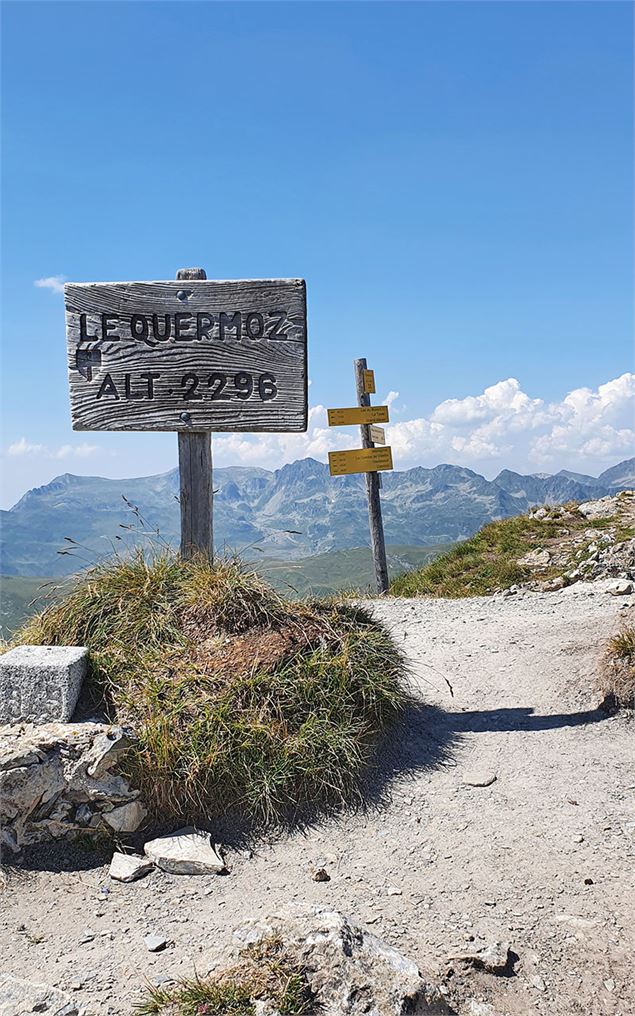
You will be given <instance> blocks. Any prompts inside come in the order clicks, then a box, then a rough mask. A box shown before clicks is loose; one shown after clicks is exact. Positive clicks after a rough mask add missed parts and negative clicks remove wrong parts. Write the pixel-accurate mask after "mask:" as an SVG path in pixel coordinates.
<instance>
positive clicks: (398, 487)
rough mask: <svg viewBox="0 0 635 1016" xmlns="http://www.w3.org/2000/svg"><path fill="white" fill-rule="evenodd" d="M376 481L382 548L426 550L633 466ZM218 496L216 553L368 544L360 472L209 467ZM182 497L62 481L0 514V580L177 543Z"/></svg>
mask: <svg viewBox="0 0 635 1016" xmlns="http://www.w3.org/2000/svg"><path fill="white" fill-rule="evenodd" d="M382 484H383V487H382V508H383V516H384V529H385V534H386V541H387V542H388V543H389V544H393V545H402V546H411V547H412V546H419V547H423V546H430V545H435V544H447V543H452V542H454V541H456V540H461V539H465V538H466V537H468V536H470V535H471V534H472V533H474V532H476V531H477V530H478V529H480V527H481V526H482V525H484V524H485V523H486V522H489V521H491V520H492V519H498V518H504V517H507V516H510V515H518V514H521V513H522V512H525V511H527V509H528V508H530V507H531V506H532V505H536V504H549V503H552V504H557V503H563V502H565V501H570V500H576V501H582V500H585V499H589V498H597V497H602V496H603V495H605V494H609V493H613V492H616V491H619V490H624V489H628V488H633V487H635V458H633V459H628V460H626V461H624V462H620V463H619V464H618V465H616V466H613V467H612V468H611V469H607V470H606V471H605V472H603V473H602V474H601V475H600V476H598V477H593V476H586V475H584V474H580V473H571V472H568V471H567V470H561V471H560V472H559V473H556V474H554V475H549V474H545V473H535V474H531V475H528V476H523V475H521V474H520V473H514V472H512V471H510V470H508V469H505V470H503V471H502V472H501V473H499V475H498V476H497V477H496V478H495V479H493V480H486V479H485V477H483V476H480V475H479V474H478V473H475V472H473V471H472V470H471V469H467V468H465V467H463V466H453V465H439V466H435V467H434V468H432V469H424V468H423V467H420V466H418V467H415V468H414V469H408V470H405V471H403V472H397V471H395V472H386V473H383V474H382ZM214 488H215V495H214V537H215V544H216V547H217V549H218V550H231V551H239V552H241V553H242V554H243V555H245V556H246V557H250V558H256V557H258V556H259V555H260V554H261V553H264V554H266V555H268V556H269V557H272V558H275V559H277V560H294V559H298V558H303V557H307V556H309V555H315V554H324V553H328V552H329V551H335V550H341V549H345V548H352V547H363V546H367V544H368V516H367V506H366V497H365V487H364V478H363V476H361V475H354V476H342V477H331V476H330V474H329V470H328V466H326V465H325V464H324V463H322V462H318V461H316V460H315V459H311V458H307V459H299V460H298V461H297V462H293V463H290V464H289V465H285V466H283V467H282V468H281V469H277V470H275V471H273V472H272V471H269V470H266V469H258V468H251V467H247V466H229V467H225V468H219V469H215V470H214ZM178 492H179V478H178V471H177V470H176V469H173V470H170V471H169V472H167V473H162V474H159V475H156V476H143V477H137V478H134V479H129V480H111V479H105V478H103V477H99V476H75V475H73V474H72V473H64V474H63V475H62V476H58V477H56V478H55V479H54V480H52V481H51V483H47V484H46V485H45V486H43V487H36V488H34V489H33V490H29V491H28V492H27V493H26V494H25V495H24V496H23V497H22V498H21V499H20V500H19V501H18V502H17V504H15V505H14V506H13V508H11V509H10V510H9V511H3V512H2V513H1V515H0V521H1V526H2V533H1V543H0V572H1V573H2V574H3V575H47V576H60V575H66V574H70V573H72V572H74V571H77V570H78V569H79V568H80V567H82V566H83V565H85V564H86V563H88V562H93V561H95V560H96V559H97V557H98V556H99V555H100V554H107V553H109V552H111V551H112V549H113V548H117V547H120V546H124V545H129V544H130V543H138V542H147V541H148V540H152V539H154V540H155V541H157V540H159V541H167V542H168V543H170V544H172V545H175V544H177V543H178V532H179V504H178ZM142 520H143V521H142ZM157 530H158V533H159V535H158V536H157V535H156V531H157ZM153 531H154V534H155V535H154V536H153V535H152V532H153ZM68 538H70V540H69V539H68ZM71 541H75V542H71ZM60 551H61V552H62V553H60Z"/></svg>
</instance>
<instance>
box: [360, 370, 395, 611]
mask: <svg viewBox="0 0 635 1016" xmlns="http://www.w3.org/2000/svg"><path fill="white" fill-rule="evenodd" d="M353 366H354V369H355V387H356V389H357V402H358V405H360V406H370V395H369V394H368V393H367V392H366V391H365V385H364V372H365V371H366V370H368V364H367V362H366V358H365V357H364V358H363V359H359V360H354V361H353ZM360 434H361V439H362V446H363V447H364V448H373V447H374V445H373V442H372V441H371V437H370V425H368V424H364V425H362V426H361V427H360ZM381 451H386V449H385V448H382V449H381ZM390 464H391V467H392V454H391V459H390ZM365 479H366V494H367V495H368V523H369V526H370V542H371V546H372V550H373V565H374V568H375V584H376V586H377V592H378V593H386V592H387V591H388V562H387V560H386V541H385V539H384V522H383V519H382V515H381V497H380V493H379V489H380V483H381V477H380V474H379V473H366V477H365Z"/></svg>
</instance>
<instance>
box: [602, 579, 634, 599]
mask: <svg viewBox="0 0 635 1016" xmlns="http://www.w3.org/2000/svg"><path fill="white" fill-rule="evenodd" d="M606 591H607V593H610V594H611V596H630V594H631V593H632V592H633V583H632V582H628V581H627V580H626V579H617V581H615V582H612V583H611V584H610V586H607V588H606Z"/></svg>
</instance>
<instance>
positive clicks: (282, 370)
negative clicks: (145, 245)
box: [64, 273, 307, 432]
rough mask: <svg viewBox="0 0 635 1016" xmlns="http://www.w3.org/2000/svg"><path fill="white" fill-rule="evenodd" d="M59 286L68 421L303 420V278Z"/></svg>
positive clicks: (205, 427)
mask: <svg viewBox="0 0 635 1016" xmlns="http://www.w3.org/2000/svg"><path fill="white" fill-rule="evenodd" d="M203 274H204V273H203ZM64 295H65V302H66V335H67V344H68V370H69V383H70V395H71V414H72V421H73V429H74V430H164V431H169V430H174V431H185V432H187V431H278V432H282V431H304V430H306V427H307V323H306V287H305V283H304V281H303V280H302V279H257V280H251V279H250V280H237V281H212V280H208V279H189V278H188V279H186V280H183V279H179V280H177V281H174V282H172V281H168V282H86V283H74V282H73V283H67V284H66V285H65V287H64Z"/></svg>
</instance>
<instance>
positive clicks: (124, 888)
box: [0, 581, 635, 1016]
mask: <svg viewBox="0 0 635 1016" xmlns="http://www.w3.org/2000/svg"><path fill="white" fill-rule="evenodd" d="M606 587H607V583H605V582H602V581H600V582H596V583H593V584H587V583H583V582H578V583H577V584H575V585H572V586H570V587H569V588H566V589H563V590H561V591H559V592H551V593H536V592H523V591H521V592H519V593H518V594H517V595H515V596H506V597H503V596H496V597H491V598H478V599H472V600H453V601H447V600H446V601H444V600H432V601H430V600H386V601H382V602H377V603H376V604H375V605H374V609H375V610H376V612H377V614H378V615H379V616H381V617H382V618H384V619H385V621H386V622H387V623H388V624H389V625H390V627H391V628H392V630H393V631H394V633H395V636H396V638H397V639H398V640H399V641H400V643H401V644H402V645H403V646H404V648H405V650H406V652H407V654H408V656H409V658H410V660H411V662H412V666H413V675H414V682H415V686H416V694H417V698H418V700H419V705H418V706H417V707H416V708H414V709H413V710H412V711H411V712H410V714H409V715H408V717H407V718H406V721H405V722H404V724H403V727H402V729H401V730H400V731H399V732H398V736H397V737H396V738H393V741H392V748H391V749H390V750H389V751H388V750H387V751H386V752H385V754H384V756H383V758H382V764H381V767H380V769H379V770H378V772H377V773H376V774H375V778H374V781H373V785H372V788H371V790H372V798H373V804H372V805H371V806H370V807H369V808H368V809H366V810H365V811H359V812H357V813H355V814H346V815H343V816H340V817H339V818H337V819H332V820H328V821H322V822H320V823H318V824H315V825H313V826H310V827H308V828H305V829H303V830H296V831H294V832H293V833H291V834H289V835H286V836H283V837H279V838H277V839H276V840H274V841H272V842H270V843H267V844H262V843H261V844H257V845H255V846H253V847H252V848H248V847H245V845H244V844H242V845H241V844H238V843H236V842H234V843H232V841H231V838H230V837H228V836H227V833H226V831H225V832H224V842H225V843H226V844H227V851H226V860H227V864H228V866H229V869H230V870H229V874H227V875H199V876H187V875H169V874H166V873H164V872H161V871H156V870H155V871H153V872H152V873H151V874H149V875H147V876H146V877H144V878H142V879H141V880H139V881H137V882H133V883H129V884H127V883H119V882H115V881H113V880H111V879H110V878H109V876H108V863H109V860H110V855H108V856H106V855H99V854H96V853H94V852H91V851H82V850H80V849H78V848H76V847H74V848H72V849H71V848H64V847H62V848H56V849H55V850H54V849H52V848H44V847H41V846H40V847H38V848H32V850H33V852H31V853H27V856H26V857H25V859H24V861H23V862H22V863H21V864H20V866H19V867H18V866H16V867H13V868H11V869H9V871H8V881H7V885H6V888H5V891H4V893H3V895H2V896H1V897H0V903H1V906H0V957H1V958H0V971H1V972H2V973H9V974H14V975H17V976H21V977H24V976H29V977H32V978H33V979H37V980H41V981H45V982H47V983H48V984H51V985H56V986H58V987H59V988H61V989H64V990H65V991H68V992H70V994H71V995H72V997H73V998H75V999H77V1002H78V1005H81V1006H83V1007H84V1008H85V1010H86V1012H87V1013H90V1014H94V1016H105V1014H107V1013H110V1014H115V1013H116V1014H126V1013H130V1012H131V1011H132V1009H133V1006H134V1003H135V1002H136V1001H137V1000H138V999H139V997H140V993H141V990H142V988H143V984H144V981H146V980H148V981H151V982H154V983H162V982H167V981H168V980H169V979H170V978H176V977H183V976H192V975H193V974H194V972H197V973H198V974H199V975H205V974H206V973H207V972H208V971H209V970H210V969H212V968H214V967H215V965H216V964H217V963H218V961H219V956H220V955H221V953H222V952H223V950H224V949H225V947H226V945H227V943H228V942H229V941H230V940H231V937H232V929H233V928H234V927H236V926H238V925H241V924H244V923H245V921H246V920H248V919H249V918H252V917H256V918H259V917H260V918H262V917H265V916H266V915H269V914H272V913H275V912H280V911H281V912H289V911H292V912H300V911H302V910H305V909H306V908H307V907H309V906H311V905H313V904H316V905H320V906H324V907H327V908H332V909H337V910H338V911H341V912H343V913H346V914H350V915H351V916H352V917H353V919H354V920H355V921H356V922H358V923H361V924H363V925H365V926H366V927H368V928H369V929H370V930H371V931H372V932H373V933H374V934H376V935H379V936H380V937H381V938H383V939H384V940H386V941H387V942H388V943H391V944H393V945H395V946H397V947H398V948H399V950H400V951H401V952H403V953H404V954H405V955H406V956H407V957H409V958H410V959H412V960H414V961H415V962H416V963H417V965H418V966H419V968H420V969H421V971H422V973H423V974H424V976H425V977H426V979H427V980H429V981H431V982H434V983H436V984H438V985H440V986H441V987H442V988H443V991H444V993H445V995H446V997H447V998H448V999H449V1001H450V1002H451V1004H452V1006H453V1008H454V1009H455V1010H456V1011H457V1012H459V1013H461V1014H464V1013H469V1014H471V1016H526V1014H528V1013H542V1014H556V1013H557V1014H558V1016H595V1014H598V1016H604V1014H606V1016H628V1014H632V1013H635V985H634V983H633V978H632V956H633V953H634V949H635V922H634V921H633V914H634V913H635V883H634V876H633V872H634V871H635V866H634V864H633V861H634V859H635V844H634V837H635V737H634V734H635V730H634V728H633V724H632V722H631V721H630V720H629V718H628V717H627V716H625V715H614V716H610V715H607V714H606V713H605V712H603V711H602V710H600V709H598V708H597V706H598V697H597V694H596V693H594V691H593V688H592V685H593V681H594V675H595V671H596V665H597V656H598V652H599V647H600V644H601V642H602V641H603V639H604V638H606V636H607V635H608V634H610V633H611V632H612V631H613V630H614V629H615V627H616V625H617V623H618V620H619V617H620V615H621V616H622V617H624V616H629V615H630V616H631V617H632V615H633V614H634V613H635V608H634V607H633V606H631V605H630V604H632V603H633V599H634V598H633V597H632V596H624V597H621V596H614V595H610V594H609V593H608V592H607V590H606ZM447 682H449V683H450V685H451V686H452V690H453V697H452V696H451V695H450V691H449V688H448V684H447ZM216 832H218V833H219V835H220V833H221V831H220V830H217V831H216ZM319 869H323V870H324V872H325V873H326V878H324V880H322V881H317V880H315V878H314V876H315V874H316V872H317V871H318V870H319ZM322 877H324V876H322ZM148 936H155V938H154V939H151V940H150V943H151V944H152V946H153V948H155V947H156V945H157V939H158V940H164V942H165V946H163V944H161V945H160V946H159V949H158V951H150V948H149V945H148V942H147V941H145V940H146V938H147V937H148ZM495 942H498V943H503V944H504V948H509V953H508V956H509V962H508V965H507V967H506V968H505V969H504V971H499V973H498V974H495V973H491V972H489V971H487V970H483V969H478V965H475V964H474V963H470V962H468V961H465V960H463V959H460V958H458V959H457V958H452V957H459V956H461V955H464V954H466V953H471V952H475V951H477V950H479V949H482V948H483V947H486V946H488V945H490V944H492V943H495Z"/></svg>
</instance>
